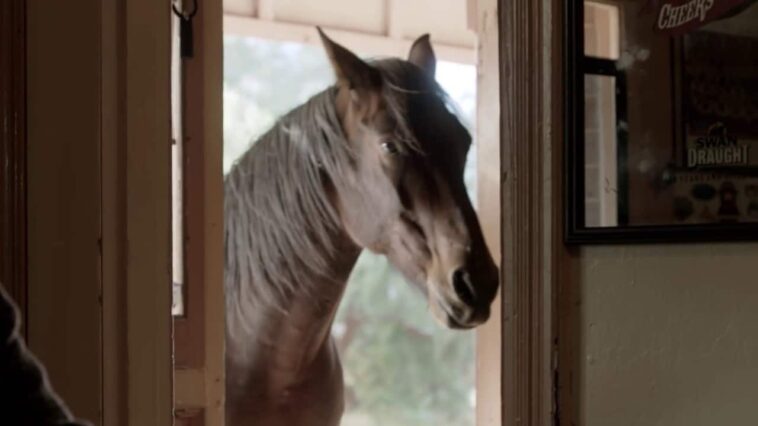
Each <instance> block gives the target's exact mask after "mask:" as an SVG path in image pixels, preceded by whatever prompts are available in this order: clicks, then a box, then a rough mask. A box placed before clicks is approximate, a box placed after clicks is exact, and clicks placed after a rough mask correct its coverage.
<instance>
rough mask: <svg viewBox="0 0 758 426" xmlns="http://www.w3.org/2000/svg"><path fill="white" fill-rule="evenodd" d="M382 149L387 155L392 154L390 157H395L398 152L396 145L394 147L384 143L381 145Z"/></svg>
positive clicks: (391, 144) (390, 143) (389, 143)
mask: <svg viewBox="0 0 758 426" xmlns="http://www.w3.org/2000/svg"><path fill="white" fill-rule="evenodd" d="M382 149H383V150H384V152H386V153H387V154H392V155H395V154H397V153H398V152H399V150H398V149H397V145H395V144H394V143H392V142H384V143H383V144H382Z"/></svg>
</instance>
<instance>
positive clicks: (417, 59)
mask: <svg viewBox="0 0 758 426" xmlns="http://www.w3.org/2000/svg"><path fill="white" fill-rule="evenodd" d="M408 62H410V63H412V64H414V65H416V66H418V67H419V68H421V69H422V70H423V71H424V72H425V73H426V75H428V76H429V77H431V78H432V79H434V71H435V69H436V68H437V59H436V58H435V57H434V50H433V49H432V43H431V41H429V34H424V35H422V36H421V37H419V38H417V39H416V41H414V42H413V45H412V46H411V51H410V52H409V53H408Z"/></svg>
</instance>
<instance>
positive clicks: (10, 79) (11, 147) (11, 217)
mask: <svg viewBox="0 0 758 426" xmlns="http://www.w3.org/2000/svg"><path fill="white" fill-rule="evenodd" d="M0 123H7V126H6V125H1V124H0V284H2V285H3V286H5V288H6V289H7V290H8V292H9V294H10V295H11V297H12V298H13V299H14V300H15V301H16V303H17V304H18V306H19V308H20V310H21V315H22V324H25V323H26V311H27V309H26V308H27V307H26V300H27V291H28V281H27V266H26V265H27V252H26V247H27V237H26V0H4V1H3V2H2V4H0ZM24 330H26V328H24Z"/></svg>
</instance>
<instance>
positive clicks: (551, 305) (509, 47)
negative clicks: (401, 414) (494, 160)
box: [499, 0, 567, 426]
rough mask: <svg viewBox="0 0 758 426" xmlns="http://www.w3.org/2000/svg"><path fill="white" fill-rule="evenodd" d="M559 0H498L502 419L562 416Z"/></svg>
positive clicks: (546, 420)
mask: <svg viewBox="0 0 758 426" xmlns="http://www.w3.org/2000/svg"><path fill="white" fill-rule="evenodd" d="M560 10H561V1H560V0H510V1H500V9H499V18H500V23H499V27H500V84H501V86H500V87H501V89H500V96H501V144H502V145H501V161H502V169H503V179H504V184H503V194H502V206H503V209H502V211H503V213H502V214H503V216H502V218H503V219H502V220H503V282H504V284H503V285H504V287H503V342H502V344H503V376H502V377H503V385H502V386H503V387H502V392H503V424H505V425H530V426H531V425H540V426H547V425H552V424H554V422H556V420H557V417H556V410H555V404H556V396H555V387H554V377H555V374H556V361H557V358H556V355H555V353H556V346H555V341H556V338H557V327H556V321H557V316H556V309H555V306H556V302H555V300H556V289H557V288H558V286H559V279H560V278H561V277H562V276H563V274H562V270H563V268H564V263H563V260H564V258H565V256H566V255H567V254H566V252H565V249H564V245H563V243H562V228H561V226H562V225H561V223H562V222H561V218H562V215H561V211H562V210H561V209H562V202H561V195H562V192H561V179H562V168H561V161H560V159H561V149H560V147H561V145H562V139H561V138H562V132H561V131H560V130H561V121H560V112H561V110H560V105H561V96H560V87H559V86H556V85H555V82H556V81H558V80H560V76H561V56H560V43H559V42H558V41H559V39H558V38H557V37H558V34H560V31H556V30H555V28H556V27H555V21H556V17H557V16H559V15H560Z"/></svg>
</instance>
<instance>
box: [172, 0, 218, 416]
mask: <svg viewBox="0 0 758 426" xmlns="http://www.w3.org/2000/svg"><path fill="white" fill-rule="evenodd" d="M197 4H198V10H197V14H196V15H195V17H194V20H193V25H194V28H193V30H194V33H195V46H194V55H193V56H192V57H191V58H184V59H182V60H181V65H180V66H181V78H180V80H181V84H180V86H181V88H182V93H181V96H179V98H181V114H180V115H181V117H182V118H181V121H182V123H181V127H182V131H181V136H182V141H183V145H182V151H183V158H182V168H183V178H182V179H183V182H182V183H183V197H182V200H183V206H182V207H183V210H184V211H183V219H184V220H183V223H184V226H183V233H184V240H183V245H184V247H183V251H184V262H183V263H184V287H185V292H184V295H185V296H184V297H185V300H184V306H185V316H184V317H182V318H175V319H174V327H175V328H174V330H175V334H174V339H175V340H174V347H175V362H176V364H175V366H174V367H175V380H176V392H175V407H176V419H177V424H193V425H194V424H197V425H204V426H222V425H223V424H224V391H225V381H224V339H225V331H226V328H225V316H224V315H225V305H224V290H223V261H224V259H223V256H224V251H223V228H224V218H223V206H224V203H223V197H224V191H223V169H222V156H223V116H222V108H223V75H222V68H223V24H222V23H223V18H222V5H221V0H197Z"/></svg>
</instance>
